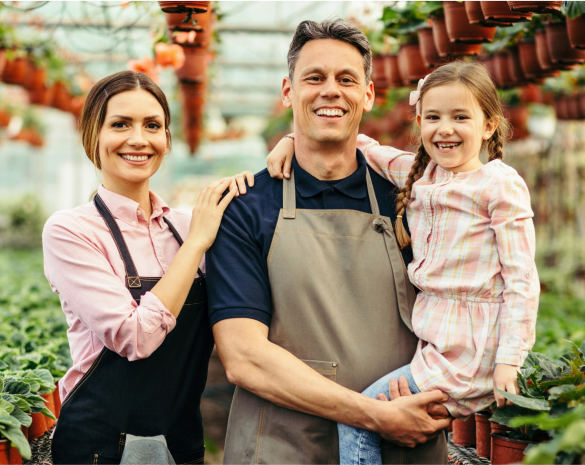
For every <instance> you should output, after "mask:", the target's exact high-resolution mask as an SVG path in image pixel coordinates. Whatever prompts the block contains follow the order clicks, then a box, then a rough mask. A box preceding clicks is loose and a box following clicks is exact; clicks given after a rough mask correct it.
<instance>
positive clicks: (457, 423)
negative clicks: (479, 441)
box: [453, 417, 476, 447]
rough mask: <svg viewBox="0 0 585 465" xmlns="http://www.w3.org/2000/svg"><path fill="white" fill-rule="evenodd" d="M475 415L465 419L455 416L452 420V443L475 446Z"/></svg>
mask: <svg viewBox="0 0 585 465" xmlns="http://www.w3.org/2000/svg"><path fill="white" fill-rule="evenodd" d="M475 434H476V430H475V417H469V418H467V419H466V420H465V421H464V420H460V419H458V418H456V419H455V420H453V444H455V445H456V446H463V447H475Z"/></svg>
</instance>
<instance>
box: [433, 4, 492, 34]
mask: <svg viewBox="0 0 585 465" xmlns="http://www.w3.org/2000/svg"><path fill="white" fill-rule="evenodd" d="M443 5H444V7H445V25H446V26H447V34H448V35H449V39H450V40H451V42H462V43H466V44H481V43H484V42H492V41H493V40H494V36H495V35H496V28H495V27H482V26H475V25H473V24H469V20H468V18H467V12H466V10H465V5H464V4H463V3H459V2H443Z"/></svg>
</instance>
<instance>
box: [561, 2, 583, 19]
mask: <svg viewBox="0 0 585 465" xmlns="http://www.w3.org/2000/svg"><path fill="white" fill-rule="evenodd" d="M561 11H562V12H563V13H564V14H565V15H567V17H568V18H570V19H575V18H577V17H578V16H581V15H583V14H585V3H584V2H582V1H571V2H568V1H566V2H563V6H562V7H561Z"/></svg>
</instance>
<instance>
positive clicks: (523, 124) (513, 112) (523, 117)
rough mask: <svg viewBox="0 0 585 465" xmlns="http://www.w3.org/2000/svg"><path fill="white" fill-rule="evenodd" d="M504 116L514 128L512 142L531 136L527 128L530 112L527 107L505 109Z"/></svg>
mask: <svg viewBox="0 0 585 465" xmlns="http://www.w3.org/2000/svg"><path fill="white" fill-rule="evenodd" d="M504 116H505V117H506V118H507V119H508V122H509V123H510V125H511V126H512V138H511V140H512V141H515V140H522V139H526V138H527V137H528V136H529V135H530V133H529V132H528V126H527V123H528V117H529V116H530V112H529V111H528V107H527V106H526V105H522V106H519V107H505V108H504Z"/></svg>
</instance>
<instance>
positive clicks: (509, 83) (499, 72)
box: [494, 52, 515, 87]
mask: <svg viewBox="0 0 585 465" xmlns="http://www.w3.org/2000/svg"><path fill="white" fill-rule="evenodd" d="M494 63H495V72H496V74H495V77H496V83H497V84H498V87H513V86H514V84H515V81H514V79H513V78H512V75H511V74H510V65H509V62H508V54H507V53H506V52H501V53H498V54H496V55H495V56H494Z"/></svg>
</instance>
